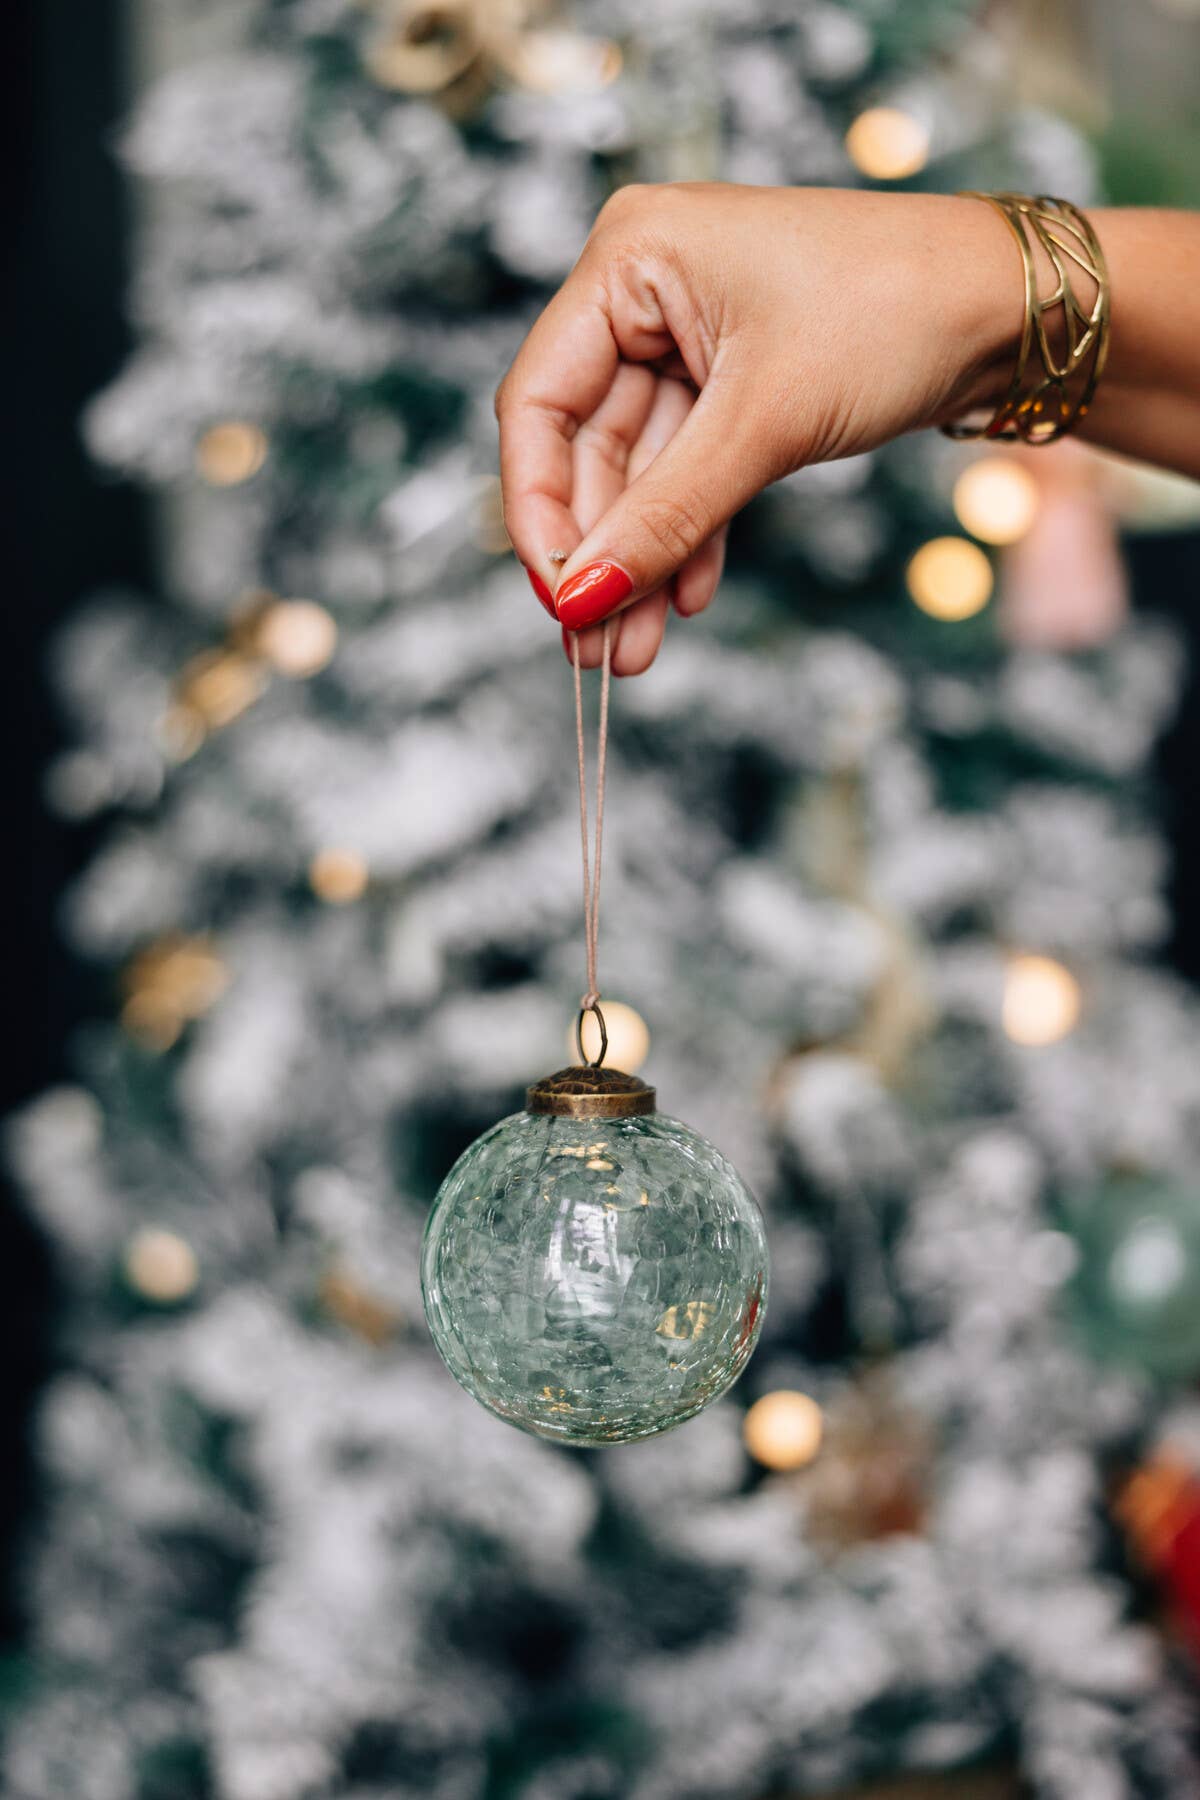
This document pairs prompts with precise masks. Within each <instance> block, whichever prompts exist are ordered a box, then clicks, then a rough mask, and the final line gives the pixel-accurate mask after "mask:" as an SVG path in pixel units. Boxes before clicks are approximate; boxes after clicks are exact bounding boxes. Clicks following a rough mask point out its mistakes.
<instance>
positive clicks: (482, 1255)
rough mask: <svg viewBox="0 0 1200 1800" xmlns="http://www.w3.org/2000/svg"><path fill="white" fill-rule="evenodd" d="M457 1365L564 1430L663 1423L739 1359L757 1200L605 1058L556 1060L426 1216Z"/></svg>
mask: <svg viewBox="0 0 1200 1800" xmlns="http://www.w3.org/2000/svg"><path fill="white" fill-rule="evenodd" d="M421 1286H422V1291H423V1294H424V1299H425V1315H426V1318H427V1319H428V1321H429V1328H430V1331H431V1332H432V1334H433V1340H434V1343H435V1344H436V1345H437V1348H438V1350H439V1351H440V1353H441V1355H442V1357H443V1358H444V1360H445V1362H446V1365H447V1367H448V1368H449V1370H450V1373H451V1374H452V1375H453V1376H454V1377H455V1379H456V1380H458V1381H459V1382H461V1383H462V1385H463V1387H465V1388H466V1389H467V1392H468V1393H470V1394H473V1395H474V1396H475V1398H476V1399H477V1400H478V1401H480V1402H481V1403H482V1404H483V1405H484V1406H486V1407H487V1408H488V1410H489V1411H490V1412H493V1413H495V1414H497V1415H498V1417H500V1418H502V1419H507V1420H508V1421H509V1423H510V1424H513V1425H517V1426H519V1427H520V1428H521V1430H523V1431H530V1432H534V1433H536V1435H537V1436H539V1437H545V1438H554V1439H557V1440H558V1441H559V1442H562V1443H567V1444H590V1445H602V1444H618V1443H628V1442H630V1441H631V1440H632V1439H635V1438H644V1437H650V1436H652V1435H653V1434H654V1433H656V1432H659V1431H668V1430H670V1429H671V1427H672V1426H674V1425H680V1424H682V1423H683V1421H684V1420H685V1419H690V1418H691V1417H692V1416H693V1414H695V1413H698V1412H699V1411H700V1410H701V1408H702V1407H705V1406H707V1405H708V1404H709V1402H710V1401H712V1400H715V1399H716V1398H717V1397H718V1396H719V1395H720V1394H723V1393H724V1392H725V1391H726V1389H727V1388H729V1387H731V1386H732V1384H733V1383H734V1382H735V1381H736V1380H737V1378H738V1376H739V1375H740V1374H741V1373H742V1370H743V1369H744V1368H745V1366H746V1364H747V1362H748V1361H749V1360H750V1356H751V1354H752V1352H753V1350H754V1346H755V1343H756V1341H757V1339H758V1334H759V1330H760V1329H761V1326H762V1320H763V1309H764V1306H765V1304H766V1296H767V1245H766V1237H765V1233H764V1230H763V1221H762V1215H761V1214H760V1212H759V1210H758V1207H757V1206H756V1204H755V1202H754V1200H753V1198H752V1196H751V1195H750V1193H749V1191H748V1190H747V1188H746V1186H745V1184H744V1183H743V1182H742V1180H741V1178H740V1176H739V1175H738V1173H737V1171H736V1169H734V1168H733V1167H732V1165H731V1164H730V1163H728V1162H727V1161H726V1160H725V1158H724V1157H723V1156H722V1155H721V1153H720V1151H718V1150H716V1149H715V1148H714V1147H713V1145H712V1144H710V1143H708V1142H706V1140H705V1139H704V1138H702V1137H700V1136H699V1134H698V1133H697V1132H695V1131H692V1130H691V1129H690V1128H689V1127H688V1126H686V1125H682V1124H680V1123H679V1121H678V1120H677V1119H669V1118H666V1117H665V1116H664V1115H663V1114H662V1113H660V1112H657V1111H656V1110H655V1094H654V1090H653V1088H650V1087H647V1085H646V1084H645V1082H643V1081H640V1080H639V1079H638V1078H637V1077H636V1076H634V1075H626V1074H623V1073H621V1072H620V1071H618V1070H615V1069H604V1068H598V1067H594V1066H590V1065H589V1066H583V1067H576V1068H570V1069H563V1070H561V1071H560V1072H559V1073H558V1074H557V1075H551V1076H549V1077H547V1078H546V1079H545V1080H544V1081H541V1082H538V1083H536V1084H535V1085H534V1086H533V1087H531V1088H530V1089H529V1091H528V1095H527V1098H526V1110H525V1111H524V1112H520V1113H515V1114H513V1116H512V1117H511V1118H508V1119H503V1120H501V1122H500V1123H499V1124H498V1125H494V1126H493V1127H492V1129H491V1130H490V1131H487V1132H485V1133H484V1134H483V1136H482V1137H480V1138H478V1139H476V1141H475V1143H473V1144H472V1145H471V1146H470V1148H469V1149H468V1150H467V1151H465V1152H464V1154H463V1155H462V1156H461V1157H460V1158H459V1160H458V1161H457V1163H455V1165H454V1167H453V1169H451V1171H450V1173H449V1175H448V1176H447V1177H446V1180H445V1181H444V1182H443V1184H442V1188H441V1191H440V1192H439V1194H438V1197H437V1199H436V1201H435V1202H434V1205H433V1210H432V1212H431V1213H430V1216H429V1222H428V1225H427V1226H426V1230H425V1243H424V1249H423V1252H422V1258H421Z"/></svg>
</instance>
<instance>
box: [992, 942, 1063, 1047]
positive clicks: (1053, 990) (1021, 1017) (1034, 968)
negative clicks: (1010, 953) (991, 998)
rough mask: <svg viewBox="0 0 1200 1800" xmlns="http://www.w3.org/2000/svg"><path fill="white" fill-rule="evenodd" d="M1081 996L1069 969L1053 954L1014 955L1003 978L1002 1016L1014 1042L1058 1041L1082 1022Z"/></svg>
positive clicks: (1044, 1042)
mask: <svg viewBox="0 0 1200 1800" xmlns="http://www.w3.org/2000/svg"><path fill="white" fill-rule="evenodd" d="M1081 1007H1082V995H1081V993H1080V989H1079V983H1078V982H1077V981H1076V979H1075V977H1074V975H1072V973H1071V971H1070V969H1065V968H1064V967H1063V965H1062V964H1061V963H1060V962H1055V960H1054V958H1053V957H1051V956H1027V955H1022V956H1014V957H1013V958H1012V960H1011V962H1010V963H1009V965H1008V970H1007V973H1006V975H1005V979H1004V1000H1003V1004H1002V1009H1001V1017H1002V1021H1003V1024H1004V1030H1005V1033H1006V1034H1007V1036H1008V1037H1010V1038H1011V1039H1012V1041H1013V1043H1014V1044H1025V1045H1029V1046H1031V1047H1034V1048H1038V1047H1041V1046H1043V1045H1046V1044H1056V1043H1058V1042H1059V1040H1060V1039H1061V1038H1065V1037H1066V1036H1067V1034H1068V1033H1069V1032H1071V1031H1073V1030H1074V1028H1075V1026H1076V1025H1077V1024H1078V1022H1079V1014H1080V1009H1081Z"/></svg>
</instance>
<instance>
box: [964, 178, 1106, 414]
mask: <svg viewBox="0 0 1200 1800" xmlns="http://www.w3.org/2000/svg"><path fill="white" fill-rule="evenodd" d="M963 198H965V199H969V200H986V202H987V204H988V205H989V206H991V207H994V208H995V210H996V211H997V212H998V213H999V214H1000V217H1001V218H1002V219H1003V220H1004V222H1005V224H1006V225H1007V226H1008V228H1009V230H1010V231H1011V232H1012V234H1013V236H1014V237H1015V238H1016V240H1017V245H1018V248H1019V249H1020V252H1021V264H1022V267H1023V268H1024V271H1025V323H1024V326H1023V328H1022V331H1021V346H1020V349H1019V350H1018V352H1017V361H1016V366H1015V368H1014V369H1013V374H1012V380H1011V381H1010V382H1009V384H1008V390H1007V392H1006V393H1005V395H1004V398H1003V399H1002V400H1001V401H1000V404H999V405H998V406H997V408H996V411H995V413H994V414H993V415H992V417H991V418H990V419H989V420H988V422H987V424H986V425H981V426H972V425H970V424H969V423H966V422H964V423H961V424H953V425H943V427H942V430H943V431H944V432H945V433H946V436H947V437H952V438H1006V439H1013V438H1021V439H1023V440H1024V442H1025V443H1027V444H1052V443H1053V442H1054V441H1055V439H1056V438H1060V437H1064V436H1065V435H1066V433H1067V432H1068V431H1070V430H1071V429H1072V428H1073V427H1074V426H1075V425H1077V424H1078V423H1079V421H1080V419H1082V418H1083V416H1084V415H1085V413H1086V412H1087V410H1088V407H1089V406H1090V405H1091V403H1092V396H1093V394H1094V393H1095V391H1096V383H1097V382H1098V381H1099V379H1100V376H1101V374H1102V373H1103V370H1104V359H1105V357H1106V356H1107V354H1108V330H1109V282H1108V266H1107V264H1106V263H1105V260H1104V252H1103V250H1102V249H1101V248H1100V242H1099V239H1098V238H1097V236H1096V234H1095V232H1094V231H1093V230H1092V227H1091V225H1090V224H1089V223H1088V221H1087V219H1086V218H1085V217H1084V215H1083V214H1082V213H1081V212H1080V210H1079V208H1078V207H1077V206H1073V205H1072V204H1071V202H1070V201H1069V200H1054V199H1051V197H1050V196H1049V195H1048V194H1039V195H1037V196H1036V198H1031V197H1029V196H1027V195H1024V194H980V193H977V192H975V191H974V190H973V189H964V190H963ZM1029 230H1032V232H1033V234H1034V237H1035V238H1036V240H1037V242H1038V244H1040V246H1041V248H1042V250H1043V251H1044V252H1045V254H1046V256H1047V257H1048V258H1049V260H1050V263H1051V265H1052V267H1053V269H1054V273H1055V277H1056V284H1055V287H1054V289H1053V291H1052V292H1051V293H1049V294H1047V295H1046V296H1045V298H1044V299H1042V298H1041V297H1040V296H1039V294H1038V278H1037V266H1036V264H1035V262H1034V257H1033V249H1032V246H1031V245H1030V242H1029ZM1072 265H1074V266H1075V268H1076V269H1077V270H1079V271H1081V272H1082V273H1083V274H1084V275H1087V276H1088V277H1090V279H1091V280H1092V281H1094V282H1095V284H1096V294H1095V298H1094V300H1093V301H1092V303H1091V306H1090V307H1084V306H1083V305H1081V304H1080V301H1079V298H1078V295H1077V294H1076V292H1075V279H1074V277H1073V274H1072ZM1058 306H1061V307H1062V323H1063V337H1064V340H1065V342H1064V350H1063V356H1062V361H1061V363H1060V362H1059V361H1058V360H1056V358H1055V354H1054V350H1053V348H1052V346H1051V344H1050V339H1049V335H1048V332H1047V325H1046V315H1047V314H1048V313H1049V314H1053V312H1054V309H1055V308H1056V307H1058ZM1035 348H1036V351H1037V362H1038V363H1039V364H1040V365H1041V366H1040V369H1038V368H1037V367H1036V366H1035V367H1034V368H1033V369H1032V370H1031V369H1030V367H1029V364H1030V359H1031V356H1032V353H1033V351H1034V349H1035Z"/></svg>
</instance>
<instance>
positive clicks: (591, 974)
mask: <svg viewBox="0 0 1200 1800" xmlns="http://www.w3.org/2000/svg"><path fill="white" fill-rule="evenodd" d="M571 664H572V667H573V669H574V671H575V748H576V752H577V755H578V759H579V839H580V846H581V849H582V853H583V932H584V942H585V944H586V946H587V992H586V994H584V995H583V997H582V998H581V1000H580V1002H579V1018H578V1021H577V1022H576V1026H575V1036H576V1040H577V1042H578V1044H579V1060H580V1062H582V1063H586V1064H588V1066H589V1067H591V1068H599V1067H600V1065H601V1063H602V1062H603V1061H604V1058H605V1055H606V1053H607V1051H608V1032H607V1031H606V1030H605V1027H604V1014H603V1013H602V1012H601V1011H600V986H599V978H598V976H597V973H596V964H597V950H598V946H599V939H600V853H601V850H602V848H603V844H604V779H605V772H606V768H607V764H608V694H609V688H610V687H611V685H612V621H611V619H606V620H605V622H604V650H603V654H602V658H601V663H600V725H599V729H598V731H597V735H596V836H595V847H594V851H592V852H590V853H589V846H588V797H587V750H586V746H585V744H584V732H583V677H582V674H581V672H580V665H579V633H578V632H577V631H573V632H572V633H571ZM588 1013H594V1014H595V1018H596V1023H597V1025H598V1026H599V1027H600V1054H599V1056H597V1057H596V1059H595V1062H594V1063H592V1062H589V1059H588V1057H587V1056H585V1055H584V1050H583V1021H584V1019H585V1017H586V1016H587V1014H588Z"/></svg>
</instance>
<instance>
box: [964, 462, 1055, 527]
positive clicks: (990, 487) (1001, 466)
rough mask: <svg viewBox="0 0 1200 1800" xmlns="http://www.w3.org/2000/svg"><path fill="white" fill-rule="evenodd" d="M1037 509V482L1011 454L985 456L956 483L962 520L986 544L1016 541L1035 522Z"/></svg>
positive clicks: (970, 465) (968, 467)
mask: <svg viewBox="0 0 1200 1800" xmlns="http://www.w3.org/2000/svg"><path fill="white" fill-rule="evenodd" d="M1037 509H1038V488H1037V482H1036V481H1035V480H1034V478H1033V476H1032V475H1031V474H1030V473H1029V470H1028V469H1027V468H1026V467H1025V466H1024V464H1023V463H1019V462H1017V461H1016V459H1015V458H1014V457H1011V456H985V457H981V458H980V460H979V461H978V462H973V463H969V464H968V465H967V467H966V468H965V469H964V470H963V472H962V474H961V475H960V476H959V478H958V480H957V481H956V482H955V484H954V511H955V515H956V517H957V519H958V522H959V524H960V525H961V526H962V528H963V530H964V531H969V532H970V533H971V535H972V537H977V538H982V539H983V542H984V543H985V544H1015V543H1016V541H1017V539H1018V538H1022V537H1024V536H1025V533H1026V532H1027V531H1028V530H1029V527H1030V526H1031V525H1032V524H1033V521H1034V519H1035V517H1036V516H1037Z"/></svg>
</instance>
